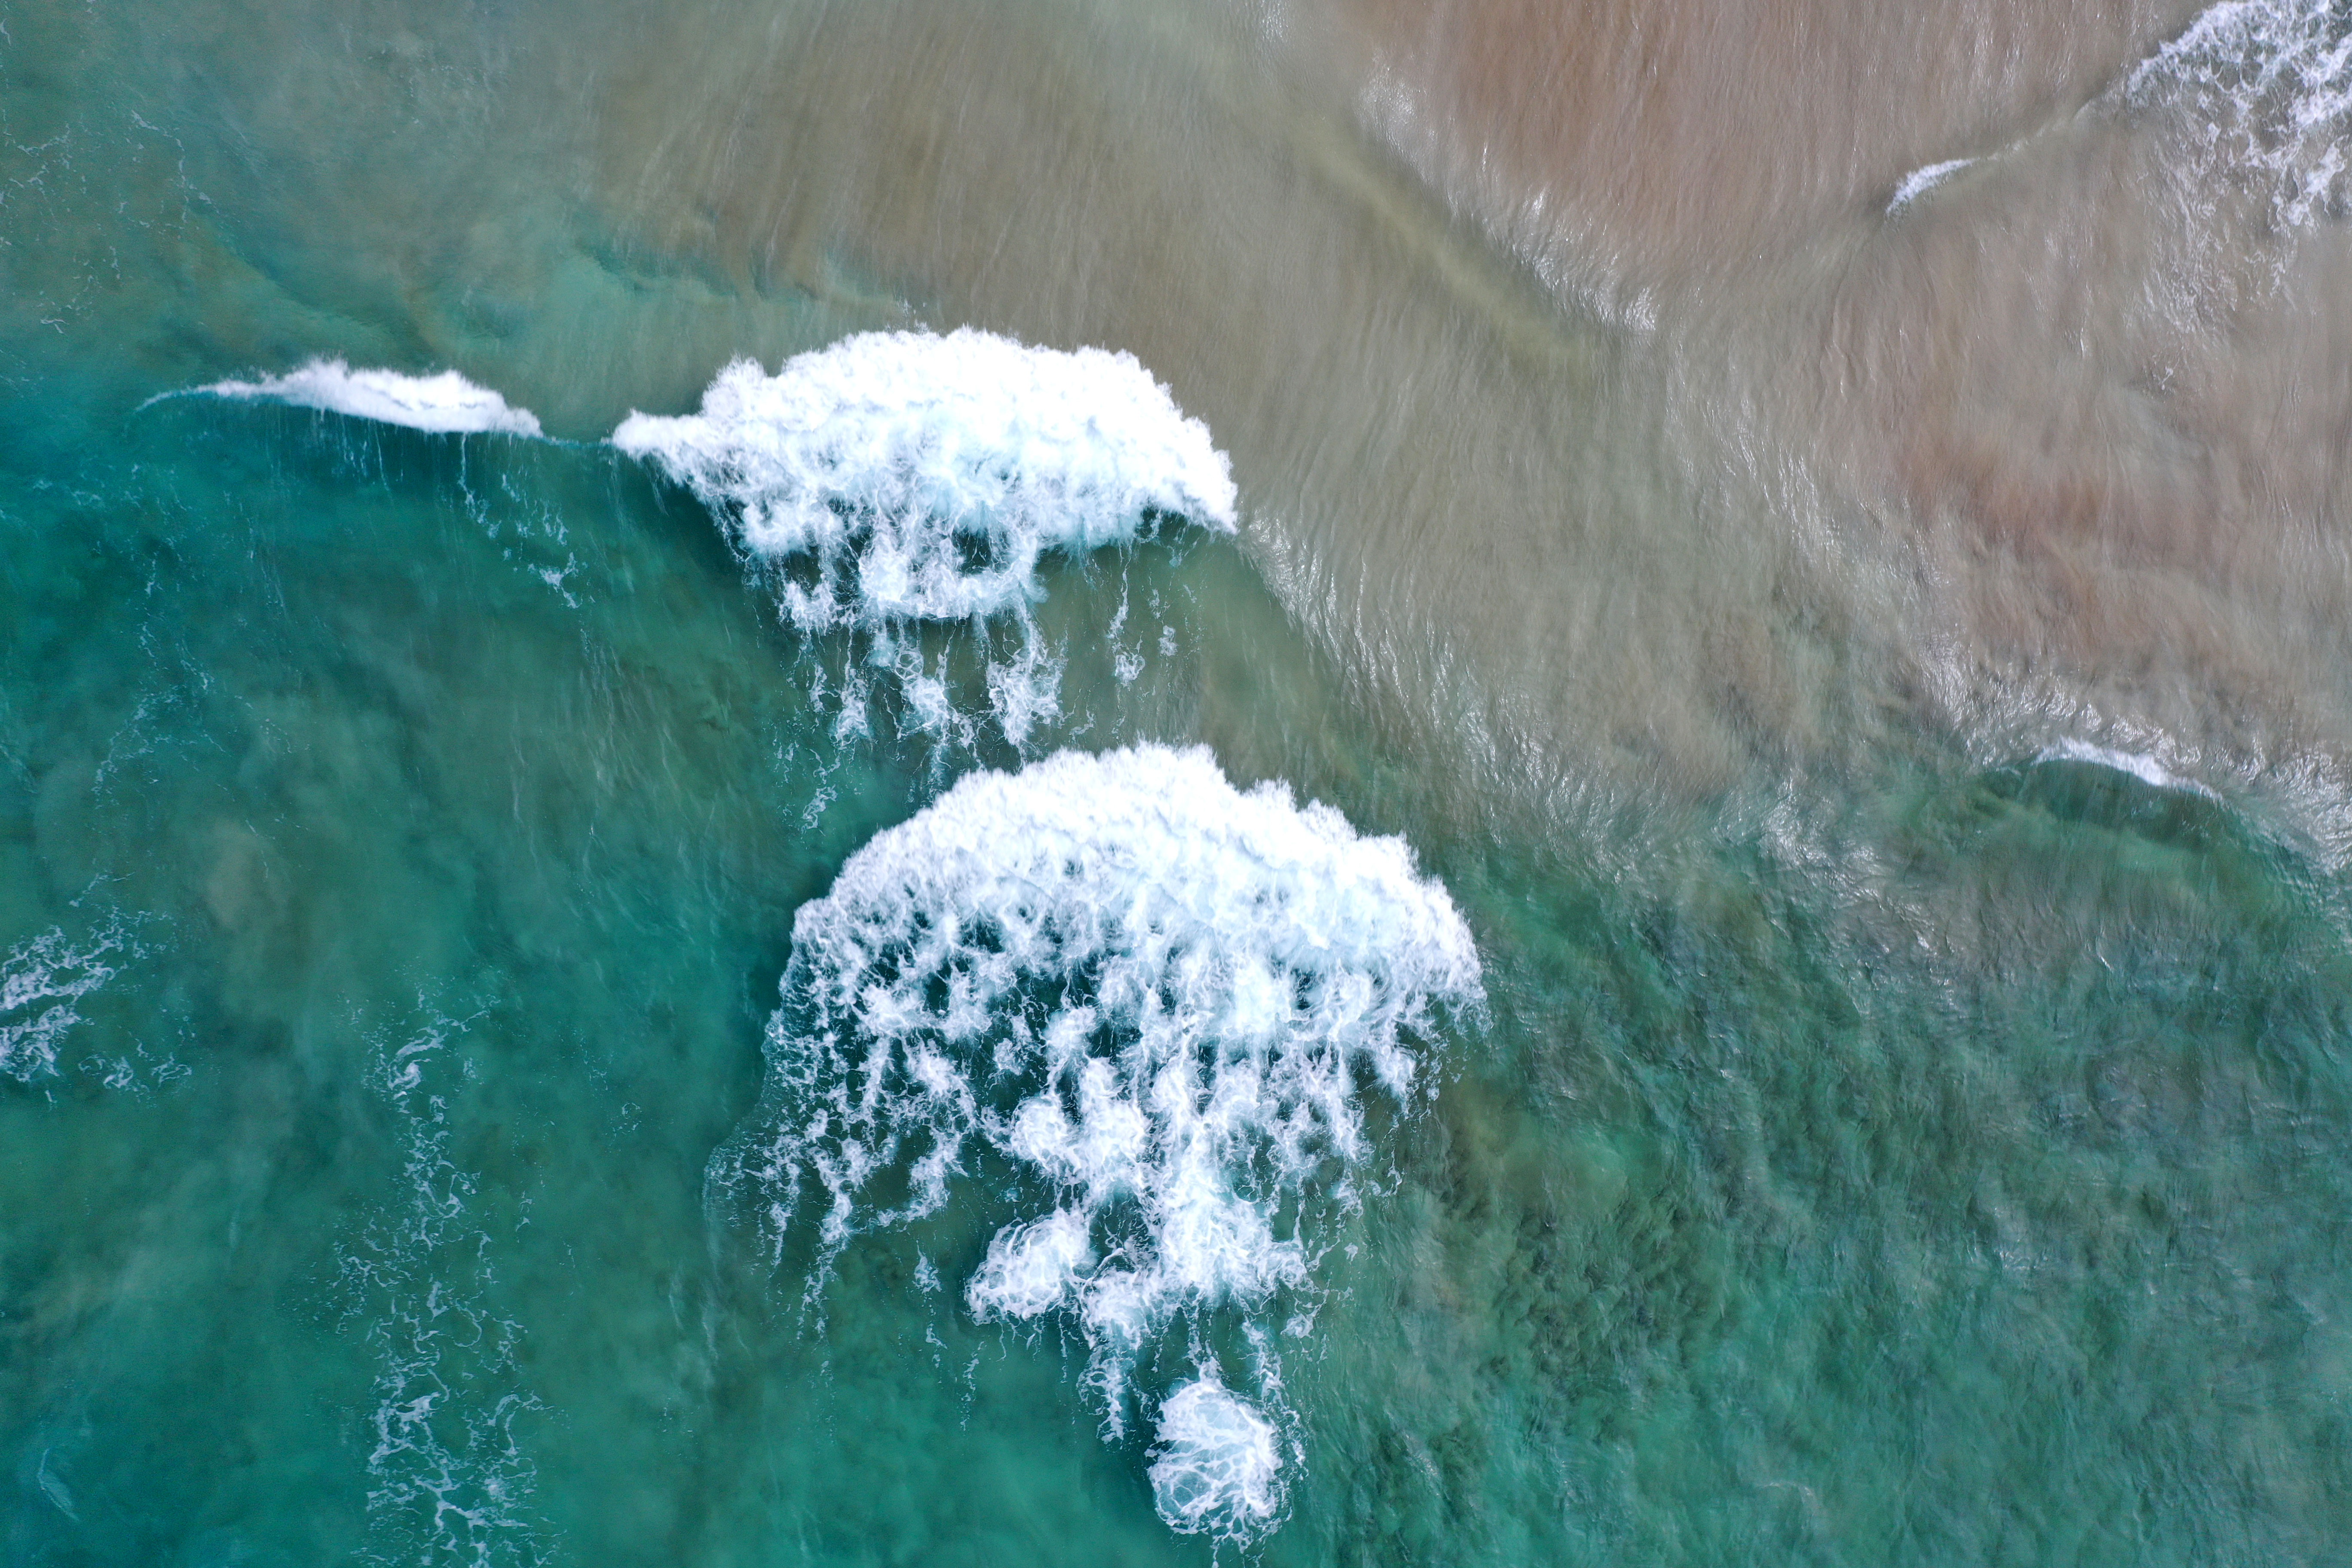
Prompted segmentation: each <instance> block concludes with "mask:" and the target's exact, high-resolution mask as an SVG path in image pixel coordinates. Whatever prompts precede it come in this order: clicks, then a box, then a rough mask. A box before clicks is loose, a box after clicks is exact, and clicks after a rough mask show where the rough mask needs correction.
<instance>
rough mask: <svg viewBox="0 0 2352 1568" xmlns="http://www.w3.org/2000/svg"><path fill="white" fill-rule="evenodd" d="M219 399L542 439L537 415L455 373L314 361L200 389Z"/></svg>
mask: <svg viewBox="0 0 2352 1568" xmlns="http://www.w3.org/2000/svg"><path fill="white" fill-rule="evenodd" d="M196 390H197V391H198V392H203V393H209V394H211V395H213V396H215V397H237V398H262V399H267V400H268V401H270V402H274V403H290V404H293V405H296V406H297V407H301V408H319V409H323V410H325V411H327V412H328V413H331V414H348V415H350V416H352V417H353V418H355V419H373V420H375V421H376V422H377V423H379V424H383V425H404V426H408V427H409V428H410V429H412V430H426V431H432V432H436V433H438V434H444V435H487V434H499V435H507V436H537V435H540V434H541V430H540V427H539V416H537V415H535V414H533V413H531V411H530V409H528V408H517V407H515V406H513V405H510V404H509V403H508V402H507V400H506V399H505V398H504V397H503V396H501V395H499V394H498V393H496V392H493V391H491V390H490V389H489V388H488V387H486V386H477V385H475V384H473V383H472V382H470V381H467V379H466V378H465V377H464V376H462V375H459V374H457V372H456V371H454V370H445V371H443V372H442V373H441V374H438V375H403V374H401V373H400V372H398V371H394V370H353V369H352V367H351V366H350V365H348V364H346V363H343V362H342V361H341V360H339V359H314V360H312V361H311V362H310V363H308V364H306V365H304V366H302V367H301V368H300V369H299V370H294V371H289V372H288V373H287V374H284V375H268V376H264V377H262V378H261V379H260V380H259V381H216V382H214V383H213V384H211V385H209V386H200V387H198V388H196Z"/></svg>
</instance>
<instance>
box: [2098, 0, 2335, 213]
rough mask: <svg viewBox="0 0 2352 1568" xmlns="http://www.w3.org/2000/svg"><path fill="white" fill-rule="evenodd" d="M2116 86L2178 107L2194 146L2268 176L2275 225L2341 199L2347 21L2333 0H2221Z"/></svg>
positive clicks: (2143, 101) (2132, 99)
mask: <svg viewBox="0 0 2352 1568" xmlns="http://www.w3.org/2000/svg"><path fill="white" fill-rule="evenodd" d="M2122 95H2123V99H2124V101H2125V102H2126V103H2129V104H2131V105H2134V106H2136V107H2141V108H2147V107H2152V106H2157V105H2162V104H2173V105H2177V106H2179V108H2180V109H2182V110H2185V111H2186V113H2187V115H2188V118H2189V121H2190V123H2191V124H2192V125H2193V126H2194V127H2195V136H2196V140H2197V141H2198V142H2199V143H2200V145H2201V146H2203V147H2204V148H2206V149H2208V150H2210V153H2213V154H2217V155H2219V156H2220V157H2221V159H2222V160H2224V161H2225V163H2226V164H2227V165H2229V166H2232V167H2234V168H2236V169H2238V170H2240V171H2242V172H2245V173H2250V174H2254V175H2255V176H2257V177H2258V178H2261V179H2263V180H2265V181H2266V182H2267V183H2268V184H2269V186H2270V191H2269V195H2270V199H2271V205H2272V210H2273V216H2274V217H2275V219H2276V221H2277V222H2278V223H2279V224H2280V225H2281V226H2283V227H2286V228H2290V229H2293V228H2302V227H2305V226H2307V225H2309V224H2310V223H2312V222H2313V221H2314V220H2315V218H2318V217H2320V216H2326V214H2327V213H2328V212H2329V211H2330V210H2340V209H2341V207H2342V205H2343V204H2344V202H2345V200H2346V197H2347V190H2346V180H2347V174H2352V169H2347V162H2346V156H2345V147H2346V142H2347V138H2352V26H2348V25H2347V20H2346V17H2345V16H2344V14H2343V12H2342V10H2341V7H2340V6H2339V5H2336V0H2222V4H2221V5H2213V6H2210V7H2209V8H2208V9H2207V10H2205V11H2204V12H2202V13H2200V15H2199V16H2198V17H2197V19H2196V20H2195V21H2194V22H2192V23H2190V24H2189V26H2188V28H2187V29H2186V30H2185V31H2183V32H2182V33H2181V34H2180V36H2179V37H2176V38H2174V39H2173V40H2172V41H2171V42H2169V43H2168V44H2166V45H2165V46H2164V47H2162V48H2160V49H2158V51H2157V52H2156V53H2155V54H2154V55H2152V56H2150V57H2149V58H2147V60H2145V61H2143V62H2142V63H2141V64H2140V66H2139V67H2138V68H2137V69H2135V70H2134V71H2133V72H2132V73H2131V75H2130V76H2129V77H2127V78H2126V79H2125V82H2124V85H2123V89H2122Z"/></svg>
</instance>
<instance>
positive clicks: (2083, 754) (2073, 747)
mask: <svg viewBox="0 0 2352 1568" xmlns="http://www.w3.org/2000/svg"><path fill="white" fill-rule="evenodd" d="M2033 760H2034V761H2035V762H2037V763H2092V764H2094V765H2095V766H2097V767H2102V768H2112V769H2114V770H2115V771H2116V773H2129V774H2130V775H2131V776H2132V777H2134V778H2136V779H2137V780H2139V781H2140V783H2142V784H2147V785H2148V786H2149V787H2150V788H2152V789H2168V790H2180V791H2183V792H2185V793H2187V794H2189V795H2203V796H2204V797H2205V798H2206V799H2208V800H2219V799H2221V796H2220V795H2215V794H2214V793H2213V792H2212V791H2211V790H2210V789H2207V788H2206V787H2205V786H2204V785H2203V784H2199V783H2198V782H2197V781H2196V780H2195V779H2192V778H2186V777H2183V776H2182V775H2181V774H2179V773H2174V772H2173V771H2172V770H2171V769H2170V768H2168V767H2166V766H2165V765H2164V763H2162V762H2161V761H2159V760H2158V759H2157V758H2156V757H2153V756H2150V755H2149V754H2148V753H2147V752H2124V751H2117V750H2116V748H2114V747H2112V746H2095V745H2093V744H2092V743H2091V742H2088V741H2078V740H2076V739H2074V737H2072V736H2068V737H2067V738H2065V739H2063V740H2061V741H2058V742H2053V744H2051V745H2048V746H2045V747H2043V748H2042V751H2041V752H2039V753H2037V754H2036V755H2035V757H2034V759H2033Z"/></svg>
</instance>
